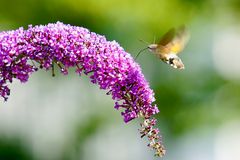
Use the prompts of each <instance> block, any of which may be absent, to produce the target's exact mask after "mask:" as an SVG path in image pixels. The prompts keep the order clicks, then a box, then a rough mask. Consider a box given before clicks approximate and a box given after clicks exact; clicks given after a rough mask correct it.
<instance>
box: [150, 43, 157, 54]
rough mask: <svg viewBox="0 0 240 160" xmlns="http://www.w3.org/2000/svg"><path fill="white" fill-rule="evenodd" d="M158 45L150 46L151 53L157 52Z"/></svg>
mask: <svg viewBox="0 0 240 160" xmlns="http://www.w3.org/2000/svg"><path fill="white" fill-rule="evenodd" d="M157 47H158V45H157V44H150V45H148V49H149V50H150V51H151V52H153V53H154V52H155V51H156V49H157Z"/></svg>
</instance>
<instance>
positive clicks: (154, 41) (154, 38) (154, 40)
mask: <svg viewBox="0 0 240 160" xmlns="http://www.w3.org/2000/svg"><path fill="white" fill-rule="evenodd" d="M153 43H154V44H155V43H156V36H155V35H154V37H153Z"/></svg>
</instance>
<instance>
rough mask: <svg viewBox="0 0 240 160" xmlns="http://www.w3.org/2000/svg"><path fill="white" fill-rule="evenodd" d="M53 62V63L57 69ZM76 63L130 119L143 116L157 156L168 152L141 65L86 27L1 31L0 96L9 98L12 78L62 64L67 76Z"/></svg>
mask: <svg viewBox="0 0 240 160" xmlns="http://www.w3.org/2000/svg"><path fill="white" fill-rule="evenodd" d="M54 66H55V67H54ZM70 67H74V68H75V69H76V73H77V74H78V75H82V74H85V75H88V76H89V77H90V80H91V82H92V83H94V84H98V85H99V86H100V89H104V90H106V92H107V93H106V94H108V95H111V96H112V99H113V100H114V101H115V106H114V108H116V109H117V110H119V109H121V110H122V112H121V114H122V116H123V119H124V121H125V122H126V123H127V122H129V121H131V120H133V119H135V118H138V117H142V118H143V123H141V128H140V129H139V131H140V134H141V137H144V136H146V137H148V140H149V141H150V142H149V144H148V146H149V147H151V148H152V149H154V150H155V154H156V155H157V156H162V155H164V153H165V150H164V147H163V145H162V143H161V137H160V136H159V131H158V129H157V128H154V126H155V124H156V119H154V118H153V117H152V115H153V114H156V113H158V112H159V110H158V108H157V106H156V105H153V104H152V103H153V102H154V101H155V99H154V93H153V91H152V90H151V89H150V87H149V84H148V82H147V81H146V80H145V78H144V76H143V74H142V72H141V68H140V66H139V65H138V64H137V63H136V62H135V61H134V59H133V58H132V57H131V55H130V54H129V53H127V52H126V51H124V49H123V48H122V47H121V46H120V45H119V44H118V43H117V42H115V41H107V40H106V38H105V37H104V36H101V35H98V34H96V33H94V32H90V31H89V30H88V29H85V28H82V27H76V26H71V25H65V24H63V23H61V22H57V23H55V24H48V25H46V26H44V25H40V26H35V27H33V26H31V25H30V26H29V27H28V29H27V30H24V29H23V28H19V29H17V30H13V31H6V32H0V96H1V97H2V98H3V100H5V101H6V100H7V99H8V97H9V95H10V89H9V84H10V83H12V81H13V79H18V80H19V81H21V82H27V80H28V78H29V76H30V75H31V74H32V73H33V72H35V71H37V70H38V69H45V70H50V71H51V72H52V74H53V76H54V74H55V72H54V70H55V69H56V68H58V69H59V70H60V72H62V73H63V74H64V75H67V74H68V69H69V68H70Z"/></svg>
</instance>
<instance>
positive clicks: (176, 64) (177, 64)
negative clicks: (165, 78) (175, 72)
mask: <svg viewBox="0 0 240 160" xmlns="http://www.w3.org/2000/svg"><path fill="white" fill-rule="evenodd" d="M165 62H166V63H167V64H169V65H170V66H172V67H173V68H177V69H184V64H183V62H182V60H181V59H180V58H179V57H178V56H177V55H176V54H168V55H166V59H165Z"/></svg>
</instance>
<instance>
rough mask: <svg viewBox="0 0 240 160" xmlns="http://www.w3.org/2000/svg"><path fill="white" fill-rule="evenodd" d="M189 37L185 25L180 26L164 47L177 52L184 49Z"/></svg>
mask: <svg viewBox="0 0 240 160" xmlns="http://www.w3.org/2000/svg"><path fill="white" fill-rule="evenodd" d="M189 38H190V34H189V32H188V31H187V29H186V27H185V26H181V27H179V28H178V29H177V30H176V34H175V36H174V38H173V39H172V41H171V42H169V43H168V44H166V45H165V47H166V48H169V50H170V51H171V52H172V53H175V54H178V53H179V52H181V51H182V50H183V49H184V47H185V46H186V44H187V42H188V40H189Z"/></svg>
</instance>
